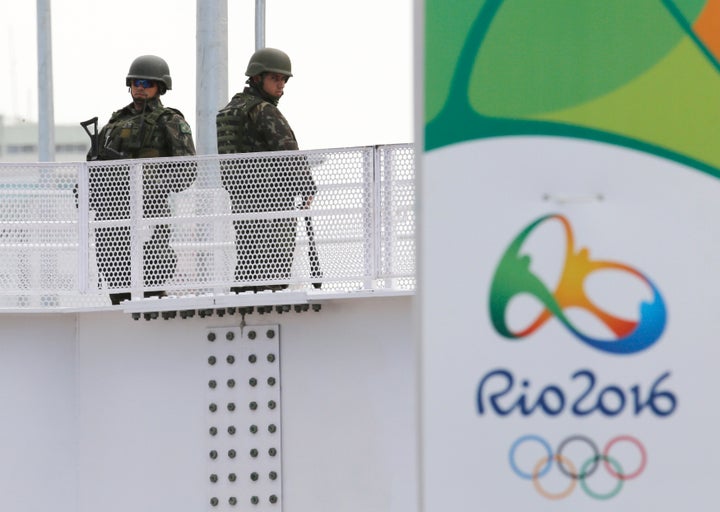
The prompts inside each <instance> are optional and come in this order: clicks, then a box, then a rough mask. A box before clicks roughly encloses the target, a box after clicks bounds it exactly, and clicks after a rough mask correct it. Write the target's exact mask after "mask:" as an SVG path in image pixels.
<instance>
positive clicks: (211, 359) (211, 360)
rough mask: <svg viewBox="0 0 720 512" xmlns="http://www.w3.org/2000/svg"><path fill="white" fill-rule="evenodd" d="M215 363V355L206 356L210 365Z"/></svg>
mask: <svg viewBox="0 0 720 512" xmlns="http://www.w3.org/2000/svg"><path fill="white" fill-rule="evenodd" d="M215 363H217V358H216V357H215V356H210V357H208V364H209V365H210V366H212V365H214V364H215Z"/></svg>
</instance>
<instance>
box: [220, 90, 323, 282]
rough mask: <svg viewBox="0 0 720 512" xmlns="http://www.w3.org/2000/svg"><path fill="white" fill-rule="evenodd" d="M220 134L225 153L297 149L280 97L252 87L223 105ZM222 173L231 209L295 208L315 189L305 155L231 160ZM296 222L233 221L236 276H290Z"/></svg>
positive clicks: (282, 278)
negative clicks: (280, 104)
mask: <svg viewBox="0 0 720 512" xmlns="http://www.w3.org/2000/svg"><path fill="white" fill-rule="evenodd" d="M217 138H218V153H221V154H225V153H256V152H266V151H283V150H297V149H298V143H297V140H296V139H295V134H294V133H293V131H292V129H291V128H290V125H289V124H288V122H287V120H286V119H285V117H284V116H283V115H282V113H281V112H280V110H278V108H277V100H276V99H273V98H269V97H266V96H265V95H262V93H261V92H259V91H257V90H256V89H254V88H252V87H245V89H244V90H243V92H241V93H238V94H236V95H235V96H233V98H232V100H231V101H230V103H228V105H227V106H226V107H225V108H223V109H222V110H220V112H219V113H218V115H217ZM221 172H222V182H223V186H224V187H225V189H226V190H227V191H228V192H229V194H230V199H231V201H232V211H233V213H255V212H269V211H286V210H295V209H296V208H297V207H298V206H301V205H305V204H307V202H308V200H309V198H311V197H312V196H314V195H315V192H316V187H315V182H314V181H313V178H312V176H311V174H310V168H309V166H308V164H307V159H306V158H305V157H304V156H301V155H296V156H278V157H263V158H257V159H248V160H228V161H225V162H224V164H223V166H222V168H221ZM296 226H297V219H296V218H294V217H290V218H280V219H258V220H242V221H235V222H234V227H235V234H236V249H237V258H238V262H237V266H236V268H235V280H236V281H240V282H246V281H255V282H258V281H287V280H288V279H289V278H290V271H291V267H292V261H293V253H294V252H295V232H296ZM259 288H262V287H259Z"/></svg>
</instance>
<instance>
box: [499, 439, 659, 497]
mask: <svg viewBox="0 0 720 512" xmlns="http://www.w3.org/2000/svg"><path fill="white" fill-rule="evenodd" d="M621 442H627V443H630V444H632V445H633V446H634V447H635V448H636V449H637V451H638V452H639V455H640V461H639V463H637V467H635V468H633V470H632V471H630V472H629V471H626V469H625V468H623V467H622V465H621V464H620V462H619V461H618V460H617V459H616V458H615V457H613V456H611V455H610V452H611V451H612V449H613V448H614V447H615V446H616V445H618V443H621ZM526 443H538V444H540V446H541V447H542V448H543V449H544V450H545V453H546V455H545V456H542V457H540V459H539V460H538V461H537V462H536V463H535V465H534V466H533V467H532V468H531V469H530V470H529V471H528V470H524V469H521V468H520V467H519V466H518V463H517V451H518V448H519V447H520V446H521V445H523V444H526ZM571 443H584V444H586V445H588V446H589V447H590V449H591V450H592V453H593V454H592V455H591V456H590V457H589V458H587V459H586V460H584V461H582V463H581V464H578V465H576V464H575V463H573V461H572V460H571V459H570V457H569V456H566V455H564V452H566V451H567V448H568V446H569V445H570V444H571ZM509 456H510V467H511V468H512V470H513V472H515V474H516V475H517V476H519V477H520V478H522V479H525V480H531V481H532V483H533V486H534V487H535V490H536V491H537V492H538V494H540V495H541V496H543V497H545V498H547V499H550V500H561V499H563V498H566V497H567V496H569V495H570V494H571V493H572V492H573V491H574V490H575V487H577V484H578V482H579V483H580V487H581V488H582V490H583V491H585V494H587V495H588V496H590V497H591V498H594V499H597V500H608V499H610V498H613V497H615V496H616V495H617V494H618V493H619V492H620V491H621V490H622V488H623V485H624V483H625V482H626V481H627V480H632V479H633V478H636V477H638V476H640V474H641V473H642V472H643V471H644V470H645V466H646V465H647V452H646V451H645V446H644V445H643V444H642V443H641V442H640V441H639V440H638V439H636V438H635V437H632V436H629V435H621V436H617V437H614V438H613V439H611V440H610V441H608V443H607V444H606V445H605V447H604V448H603V450H602V452H600V451H599V450H598V449H597V445H596V444H595V442H593V441H592V439H590V438H588V437H586V436H583V435H573V436H570V437H567V438H566V439H565V440H563V441H562V442H561V443H560V444H559V445H558V447H557V450H556V451H555V453H554V454H553V451H552V448H551V446H550V444H549V443H548V442H547V441H546V440H545V439H544V438H542V437H540V436H538V435H532V434H529V435H524V436H521V437H519V438H518V439H517V440H516V441H515V442H514V443H513V444H512V446H511V447H510V453H509ZM601 461H602V466H603V467H604V469H605V471H606V472H607V473H608V474H610V475H611V476H612V477H613V478H615V479H616V480H617V483H616V484H615V487H613V488H612V489H611V490H609V491H608V492H606V493H601V492H597V491H594V490H593V489H591V488H590V485H589V484H588V479H589V478H590V477H591V476H592V475H593V474H595V472H596V471H597V470H598V469H599V468H600V466H601V464H600V462H601ZM553 462H555V463H556V464H557V467H558V469H559V470H560V471H561V472H562V473H563V474H564V475H565V476H567V477H568V478H569V480H570V483H569V484H568V485H567V487H566V488H565V489H563V490H561V491H559V492H550V491H548V490H547V489H545V488H544V487H543V485H542V484H541V483H540V479H541V478H543V477H544V476H546V475H547V474H548V472H549V471H550V469H551V467H552V463H553ZM578 467H579V468H580V469H579V471H578Z"/></svg>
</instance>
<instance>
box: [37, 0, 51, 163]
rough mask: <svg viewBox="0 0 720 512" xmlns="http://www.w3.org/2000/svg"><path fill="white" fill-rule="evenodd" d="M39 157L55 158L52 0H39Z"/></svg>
mask: <svg viewBox="0 0 720 512" xmlns="http://www.w3.org/2000/svg"><path fill="white" fill-rule="evenodd" d="M37 52H38V159H39V161H40V162H52V161H54V160H55V119H54V114H53V108H54V107H53V72H52V22H51V16H50V0H37Z"/></svg>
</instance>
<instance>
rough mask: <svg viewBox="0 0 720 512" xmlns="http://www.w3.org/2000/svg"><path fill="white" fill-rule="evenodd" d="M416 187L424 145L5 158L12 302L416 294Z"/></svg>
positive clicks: (6, 296) (6, 303)
mask: <svg viewBox="0 0 720 512" xmlns="http://www.w3.org/2000/svg"><path fill="white" fill-rule="evenodd" d="M414 187H415V176H414V151H413V146H412V145H411V144H399V145H388V146H377V147H354V148H342V149H331V150H316V151H299V152H275V153H254V154H244V155H220V156H218V155H208V156H198V157H176V158H162V159H160V158H158V159H138V160H118V161H112V162H89V163H88V162H73V163H33V164H2V163H0V198H1V200H0V251H2V258H0V310H4V311H13V310H23V309H28V308H32V309H37V308H40V309H53V308H84V307H96V306H103V305H108V304H110V300H109V296H110V294H117V293H127V294H132V296H133V297H143V295H144V294H145V293H146V292H152V291H155V292H158V291H160V290H162V291H164V292H165V293H166V294H167V295H169V296H177V297H185V296H198V295H203V294H228V293H230V290H231V288H235V289H236V290H237V287H240V289H241V290H244V289H247V288H248V287H250V288H251V289H252V288H253V287H256V288H259V289H263V288H265V287H267V286H273V287H275V288H283V289H288V290H308V291H312V290H317V289H321V290H322V292H334V293H340V294H342V293H346V292H347V293H352V292H357V291H364V290H386V291H392V290H397V291H412V290H413V289H414V286H415V245H414V244H415V213H414ZM236 228H237V232H236ZM243 251H244V252H243ZM239 252H242V253H243V254H245V256H244V257H240V260H242V261H243V262H244V263H242V264H239V263H238V261H239V257H238V253H239ZM275 260H277V261H275ZM317 265H319V269H318V268H317ZM320 286H321V288H318V287H320Z"/></svg>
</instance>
